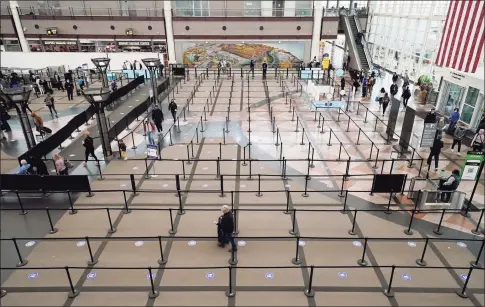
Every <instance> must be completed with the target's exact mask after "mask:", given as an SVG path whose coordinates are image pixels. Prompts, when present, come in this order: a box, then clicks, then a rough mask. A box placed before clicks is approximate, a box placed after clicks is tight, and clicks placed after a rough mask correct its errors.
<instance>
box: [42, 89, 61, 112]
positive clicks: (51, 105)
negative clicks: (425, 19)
mask: <svg viewBox="0 0 485 307" xmlns="http://www.w3.org/2000/svg"><path fill="white" fill-rule="evenodd" d="M44 102H45V105H46V106H47V107H48V108H49V112H51V116H54V113H52V110H54V112H56V117H59V115H58V114H57V110H56V106H55V105H54V97H52V95H51V93H47V96H46V97H45V99H44Z"/></svg>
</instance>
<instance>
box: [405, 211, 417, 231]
mask: <svg viewBox="0 0 485 307" xmlns="http://www.w3.org/2000/svg"><path fill="white" fill-rule="evenodd" d="M415 213H416V210H414V209H413V213H412V214H411V219H409V225H408V228H407V229H404V233H405V234H407V235H408V236H410V235H412V234H413V231H412V230H411V226H412V224H413V220H414V214H415Z"/></svg>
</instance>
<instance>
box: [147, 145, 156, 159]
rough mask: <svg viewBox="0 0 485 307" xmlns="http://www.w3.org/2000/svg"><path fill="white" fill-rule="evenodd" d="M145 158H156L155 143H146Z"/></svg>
mask: <svg viewBox="0 0 485 307" xmlns="http://www.w3.org/2000/svg"><path fill="white" fill-rule="evenodd" d="M147 158H148V159H151V160H158V146H157V145H155V144H148V145H147Z"/></svg>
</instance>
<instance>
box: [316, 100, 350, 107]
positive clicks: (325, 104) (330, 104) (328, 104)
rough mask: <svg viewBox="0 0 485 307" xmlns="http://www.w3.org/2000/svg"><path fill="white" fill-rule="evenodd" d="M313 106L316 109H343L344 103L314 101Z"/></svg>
mask: <svg viewBox="0 0 485 307" xmlns="http://www.w3.org/2000/svg"><path fill="white" fill-rule="evenodd" d="M313 106H314V107H315V108H317V109H318V108H341V107H342V106H343V102H342V101H314V102H313Z"/></svg>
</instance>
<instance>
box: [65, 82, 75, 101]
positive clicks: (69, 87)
mask: <svg viewBox="0 0 485 307" xmlns="http://www.w3.org/2000/svg"><path fill="white" fill-rule="evenodd" d="M65 88H66V91H67V100H69V101H70V100H73V99H74V98H73V92H74V84H72V82H71V80H69V79H67V80H66V83H65Z"/></svg>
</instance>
